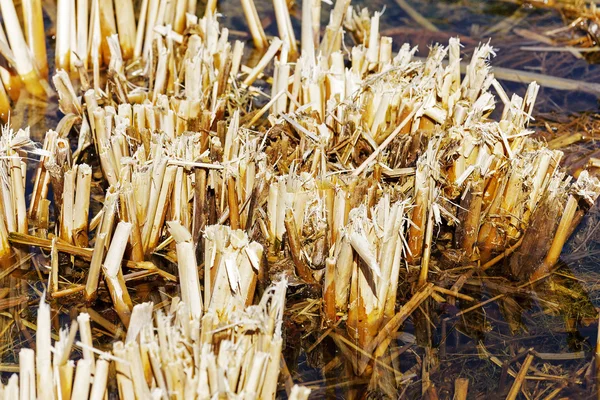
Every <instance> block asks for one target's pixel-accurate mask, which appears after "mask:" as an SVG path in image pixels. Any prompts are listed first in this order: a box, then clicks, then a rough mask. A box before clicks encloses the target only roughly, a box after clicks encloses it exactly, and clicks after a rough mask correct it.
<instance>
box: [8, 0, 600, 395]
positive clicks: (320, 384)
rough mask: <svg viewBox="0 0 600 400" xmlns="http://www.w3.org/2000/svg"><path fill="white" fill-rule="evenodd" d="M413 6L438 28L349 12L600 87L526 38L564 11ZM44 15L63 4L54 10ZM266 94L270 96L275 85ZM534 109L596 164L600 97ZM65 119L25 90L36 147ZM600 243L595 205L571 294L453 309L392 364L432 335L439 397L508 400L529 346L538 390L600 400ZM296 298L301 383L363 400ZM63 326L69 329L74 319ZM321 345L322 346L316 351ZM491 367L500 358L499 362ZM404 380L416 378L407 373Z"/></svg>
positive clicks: (313, 313)
mask: <svg viewBox="0 0 600 400" xmlns="http://www.w3.org/2000/svg"><path fill="white" fill-rule="evenodd" d="M255 3H256V6H257V10H258V13H259V16H260V17H261V19H262V23H263V26H264V27H265V32H266V34H267V35H276V34H277V25H276V21H275V17H274V14H273V9H272V5H271V3H270V2H268V1H266V0H257V1H256V2H255ZM410 3H411V4H412V5H413V6H414V7H415V8H417V9H418V11H419V12H420V13H421V14H422V16H423V17H425V18H426V19H427V21H429V22H430V23H431V24H433V26H434V27H435V29H436V30H431V29H429V30H428V29H426V28H425V27H423V26H422V24H419V23H418V22H417V21H415V19H413V18H411V17H410V16H409V15H408V14H407V13H406V12H405V11H404V10H403V9H402V8H401V7H400V6H399V5H398V4H397V3H396V2H395V1H393V0H387V1H382V0H372V1H368V2H363V1H360V2H357V1H353V3H352V4H353V5H354V6H358V5H360V6H361V7H362V6H364V7H368V8H369V10H370V11H371V12H373V11H382V10H383V11H384V12H383V14H382V17H381V28H380V33H381V35H384V36H390V37H392V38H393V39H394V45H395V46H396V47H395V48H394V51H397V46H399V44H401V43H404V42H407V43H410V44H411V45H414V46H418V48H419V52H418V53H417V55H420V56H426V55H427V52H428V47H429V46H430V45H432V44H434V43H441V44H447V42H448V39H449V38H451V37H455V36H459V37H460V39H461V43H462V44H463V45H464V48H463V49H462V50H463V59H468V58H469V57H470V54H471V53H472V51H473V49H474V48H475V47H476V46H477V45H478V44H479V43H482V42H487V41H488V39H491V44H492V45H493V46H494V48H497V49H498V57H496V58H495V59H493V60H492V65H493V66H494V67H504V68H511V69H517V70H522V71H529V72H535V73H539V74H544V75H549V76H555V77H560V78H567V79H572V80H578V81H584V82H595V83H600V64H594V62H600V56H598V55H595V54H594V53H593V52H591V53H577V54H578V55H579V56H578V55H577V54H573V53H572V52H569V51H543V50H540V49H535V50H532V49H531V48H532V47H535V46H537V47H542V46H549V45H547V44H544V43H540V42H539V41H538V40H536V39H535V37H534V35H531V34H527V32H535V33H537V34H539V35H544V33H545V32H547V31H549V30H553V29H556V28H560V27H562V26H564V23H565V19H564V17H563V16H561V14H560V13H559V12H558V11H556V10H555V9H552V8H544V7H535V6H532V5H521V4H514V3H515V2H511V1H484V0H481V1H475V0H464V1H443V0H442V1H418V2H417V1H410ZM44 6H45V7H54V5H53V4H45V5H44ZM138 8H139V5H138ZM203 8H204V5H202V4H201V5H199V7H198V9H199V11H202V10H203ZM331 8H332V6H330V5H328V4H326V3H325V2H323V5H322V26H325V25H326V23H327V16H328V15H329V10H330V9H331ZM218 10H219V13H220V14H221V17H220V22H221V24H223V26H225V27H227V28H229V30H230V38H231V39H238V40H243V41H246V46H247V48H248V50H250V49H249V48H251V47H252V44H251V43H252V42H251V40H250V37H249V35H248V34H247V27H246V22H245V19H244V15H243V14H242V11H241V7H240V5H239V2H238V1H236V0H225V1H222V0H220V1H219V2H218ZM290 11H291V16H292V21H293V24H294V28H295V30H296V34H297V37H299V36H300V35H299V34H300V29H299V28H300V23H299V21H300V7H299V5H298V4H296V5H293V6H292V7H291V10H290ZM52 23H53V21H52V20H50V19H49V18H46V24H47V26H46V28H47V32H48V33H49V36H48V41H47V43H48V49H49V51H52V49H53V48H54V39H53V36H52V33H53V31H54V27H53V26H52ZM582 54H583V55H584V57H582V56H581V55H582ZM598 54H600V53H598ZM247 55H249V56H248V59H247V60H246V62H247V64H248V65H250V66H252V65H253V64H254V63H256V61H257V60H258V59H259V57H260V55H261V54H260V53H259V52H257V51H249V52H247ZM49 59H50V60H52V59H53V57H52V56H50V57H49ZM51 68H52V67H51ZM51 74H52V70H51ZM501 82H502V84H503V86H504V87H505V89H506V91H507V92H508V93H511V92H514V93H518V94H519V95H521V96H522V95H523V94H524V93H525V89H526V85H525V84H520V83H517V82H507V81H501ZM264 86H265V89H266V90H268V88H269V85H266V84H265V85H264ZM257 101H263V102H266V101H267V100H265V99H262V100H261V99H258V100H257ZM535 110H536V111H535V114H534V118H535V121H534V122H533V126H534V127H535V129H536V131H537V133H536V134H537V135H539V137H540V139H541V140H545V141H548V142H549V143H553V142H552V141H553V140H555V139H556V138H559V137H561V136H562V135H564V134H565V133H567V132H570V133H571V134H573V135H574V134H577V133H582V134H583V139H582V140H580V141H577V142H575V143H571V144H569V145H568V146H566V147H561V150H563V151H564V152H565V157H564V158H563V164H564V166H565V167H566V168H567V170H568V171H569V172H570V173H577V171H578V170H579V169H581V167H582V165H585V163H586V162H587V160H588V159H589V158H590V157H598V155H599V151H600V150H599V149H600V146H599V145H598V143H597V141H596V138H597V137H598V132H599V128H600V115H599V113H600V109H599V107H598V101H597V98H596V96H594V95H593V94H585V93H581V92H572V91H562V90H555V89H547V88H544V87H542V89H541V90H540V93H539V95H538V100H537V103H536V107H535ZM61 116H62V115H61V114H60V112H59V111H58V107H57V102H56V98H52V99H50V100H49V101H48V103H45V102H41V101H39V100H35V99H33V98H31V97H28V96H27V95H26V94H25V93H24V94H23V95H22V96H21V97H20V99H19V101H18V102H17V104H16V105H15V107H14V111H13V113H12V116H11V123H12V125H13V126H15V127H21V126H26V125H30V126H31V136H32V139H34V140H36V141H39V142H42V141H43V136H44V134H45V132H46V131H47V130H48V129H51V128H54V127H55V126H56V124H57V123H58V121H59V120H60V118H61ZM555 143H558V142H555ZM73 145H74V146H75V145H76V143H73ZM31 165H34V164H31ZM30 176H33V175H30ZM31 187H32V186H31V182H28V186H27V188H28V190H29V193H28V194H30V192H31ZM95 189H98V188H95ZM98 190H99V189H98ZM92 191H94V188H93V189H92ZM98 193H99V192H98ZM100 208H101V204H100V203H99V202H97V201H96V202H95V201H94V200H93V199H92V202H91V210H90V215H95V214H96V212H97V211H98V210H99V209H100ZM599 242H600V212H599V211H598V210H597V207H594V208H593V209H592V210H591V212H590V213H589V214H588V216H586V217H585V219H584V221H583V222H582V223H581V225H580V226H579V228H578V230H577V232H576V233H575V234H574V235H573V236H572V237H571V239H570V241H569V242H568V244H567V246H566V247H565V249H564V251H563V256H562V262H563V264H564V265H563V266H562V267H561V274H562V275H563V277H564V282H563V284H564V285H565V287H568V288H570V289H571V290H572V291H571V292H569V293H557V294H556V296H554V297H552V300H550V301H548V300H547V298H546V297H544V299H543V300H541V299H540V298H539V297H538V296H537V295H536V293H535V292H529V291H523V292H522V293H515V294H514V296H507V297H505V298H504V299H502V300H500V301H498V302H493V303H490V304H488V305H487V306H485V307H483V308H481V309H480V310H478V311H476V312H473V313H470V314H468V316H467V317H465V318H454V317H453V315H455V314H456V313H457V312H458V311H459V310H457V309H453V307H452V306H450V305H448V306H446V307H442V312H441V314H439V315H437V316H436V317H437V319H436V321H429V323H430V326H428V327H426V326H419V327H415V326H414V325H413V323H412V322H411V321H410V320H409V321H408V322H407V323H406V324H405V326H404V327H403V329H401V332H399V333H398V334H397V343H396V346H397V350H398V352H397V354H398V355H397V356H398V362H397V363H395V364H394V365H397V366H398V367H399V369H400V370H401V371H406V370H407V369H409V368H411V367H412V366H413V365H414V362H415V359H421V358H422V357H424V354H423V349H422V348H419V346H417V345H416V344H415V334H416V330H417V329H430V330H431V333H432V338H433V343H432V345H433V346H432V350H431V351H434V352H436V353H437V357H435V358H436V359H437V360H438V364H437V365H436V366H434V368H432V369H431V371H432V372H431V375H430V379H431V381H432V382H433V383H434V384H435V385H436V387H437V389H438V394H439V396H440V398H451V397H452V393H453V387H454V381H455V379H456V378H458V377H464V378H468V379H469V381H470V390H469V398H481V399H483V398H504V396H505V394H506V392H507V391H508V389H509V388H510V386H511V384H512V379H513V378H512V377H511V376H510V373H508V372H507V371H509V370H510V371H512V370H514V369H516V370H518V367H517V366H518V365H519V363H520V362H521V361H522V357H523V354H524V352H526V351H527V350H529V349H531V348H533V349H534V351H535V352H537V354H538V356H539V358H540V359H541V360H545V361H544V363H543V364H541V365H543V366H544V368H545V369H544V370H542V371H537V372H539V374H538V376H539V377H545V378H540V381H542V380H543V379H547V380H549V381H552V382H554V386H553V387H555V388H558V387H561V385H563V386H564V387H565V389H564V391H563V392H561V394H560V395H561V396H568V397H569V398H573V399H576V398H577V399H579V398H588V397H590V398H591V397H595V396H596V395H595V394H593V393H592V392H591V391H590V390H587V391H582V390H581V389H576V388H578V387H580V385H574V384H572V383H573V382H575V381H577V382H580V381H585V380H586V379H588V380H590V383H589V386H590V388H591V386H592V381H591V380H592V378H591V376H592V373H591V371H590V370H588V369H590V368H593V366H592V364H593V359H594V358H593V357H594V356H593V354H594V347H595V343H596V337H597V330H598V324H597V322H596V321H597V312H596V307H600V283H599V282H600V269H599V268H600V263H599V260H600V243H599ZM32 268H33V267H32ZM26 272H27V271H17V273H16V274H15V279H25V277H29V276H31V274H26ZM492 276H493V275H492ZM27 279H28V278H27ZM505 284H506V282H504V281H503V280H501V279H496V278H490V279H487V278H486V277H483V276H482V277H479V278H477V279H473V281H471V282H468V283H467V286H466V287H467V289H468V291H469V292H468V293H469V294H470V295H471V296H474V297H477V298H479V299H481V300H484V299H486V298H489V297H492V296H495V295H497V294H498V293H506V290H508V289H506V288H507V287H508V286H506V288H505ZM28 286H29V289H28V290H30V291H32V293H35V292H36V291H39V290H40V288H41V287H40V286H39V284H36V283H35V281H33V280H32V281H29V282H28ZM160 290H166V291H168V292H170V293H174V292H175V288H174V287H163V286H161V287H158V286H154V284H153V283H152V282H150V283H148V285H146V286H145V287H144V285H141V286H138V292H137V293H135V297H136V298H135V302H141V301H147V300H155V302H157V298H156V297H159V296H158V295H157V292H158V291H160ZM295 291H296V293H294V292H295ZM290 292H291V295H290V296H289V299H288V307H287V314H286V318H285V319H284V320H285V333H284V335H285V336H284V337H285V343H286V347H285V349H284V356H285V360H286V364H287V367H288V369H289V373H290V374H291V377H292V378H293V380H294V382H297V383H302V384H304V385H306V386H308V387H310V388H311V389H312V390H313V392H312V396H314V398H321V397H323V396H327V397H331V398H333V397H338V398H352V397H354V396H355V395H357V394H358V393H362V389H364V388H365V387H367V386H368V384H369V382H368V381H365V380H361V379H360V378H350V377H349V376H347V375H346V374H344V373H342V374H341V375H340V374H339V370H340V369H339V366H337V367H338V368H333V367H334V366H335V365H332V360H333V361H335V360H336V356H337V355H338V353H337V350H336V345H335V344H334V343H333V341H332V340H331V338H329V337H325V338H323V337H322V334H323V330H321V329H319V328H320V327H319V324H320V320H319V318H318V315H319V312H320V311H319V305H318V303H317V302H316V301H313V300H310V298H311V294H310V293H308V294H307V293H306V292H305V291H304V290H303V289H302V288H295V287H294V286H292V287H291V288H290ZM307 298H308V299H309V300H307ZM313 298H314V296H313ZM108 303H110V302H108ZM549 303H552V304H549ZM549 310H551V311H549ZM104 317H105V318H107V319H108V321H109V322H111V323H114V324H115V326H116V325H118V318H117V316H116V315H115V314H114V313H112V314H111V313H106V314H104ZM0 318H2V317H0ZM61 322H62V323H63V324H64V323H66V322H67V320H66V319H63V320H62V321H61ZM112 333H113V334H114V332H112ZM117 333H119V332H117ZM5 337H7V336H5ZM8 337H10V340H12V341H13V342H14V343H17V342H19V341H22V340H26V336H24V335H23V334H22V333H18V332H12V333H11V335H9V336H8ZM8 337H7V338H8ZM111 337H112V336H111V335H110V334H107V335H106V342H107V343H109V342H110V341H111ZM317 342H319V344H317V345H316V346H315V343H317ZM4 346H6V347H5V348H6V350H8V349H9V348H10V345H9V344H4ZM4 346H3V347H4ZM561 354H562V355H565V356H564V357H567V358H568V359H567V360H564V359H562V360H560V361H555V360H554V358H553V357H555V358H559V359H560V356H559V355H561ZM553 355H554V356H553ZM544 357H545V358H544ZM493 359H495V360H499V362H500V364H499V365H498V363H495V362H494V361H493ZM13 360H14V354H12V353H11V352H10V351H5V352H4V360H3V362H4V363H9V362H11V361H13ZM503 363H504V364H503ZM332 371H335V373H333V372H332ZM406 379H410V376H407V377H406ZM538 384H539V381H536V380H531V381H529V382H528V386H527V392H528V393H529V394H530V395H531V397H530V398H544V397H545V395H548V394H550V392H551V390H548V391H546V392H543V391H541V390H538V386H537V385H538ZM416 386H418V385H416ZM584 386H585V385H584ZM413 387H414V386H413ZM282 393H283V392H282ZM418 393H419V391H416V390H414V389H410V390H408V391H407V392H406V393H404V394H403V395H404V396H405V398H416V397H418V396H419V395H418Z"/></svg>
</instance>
